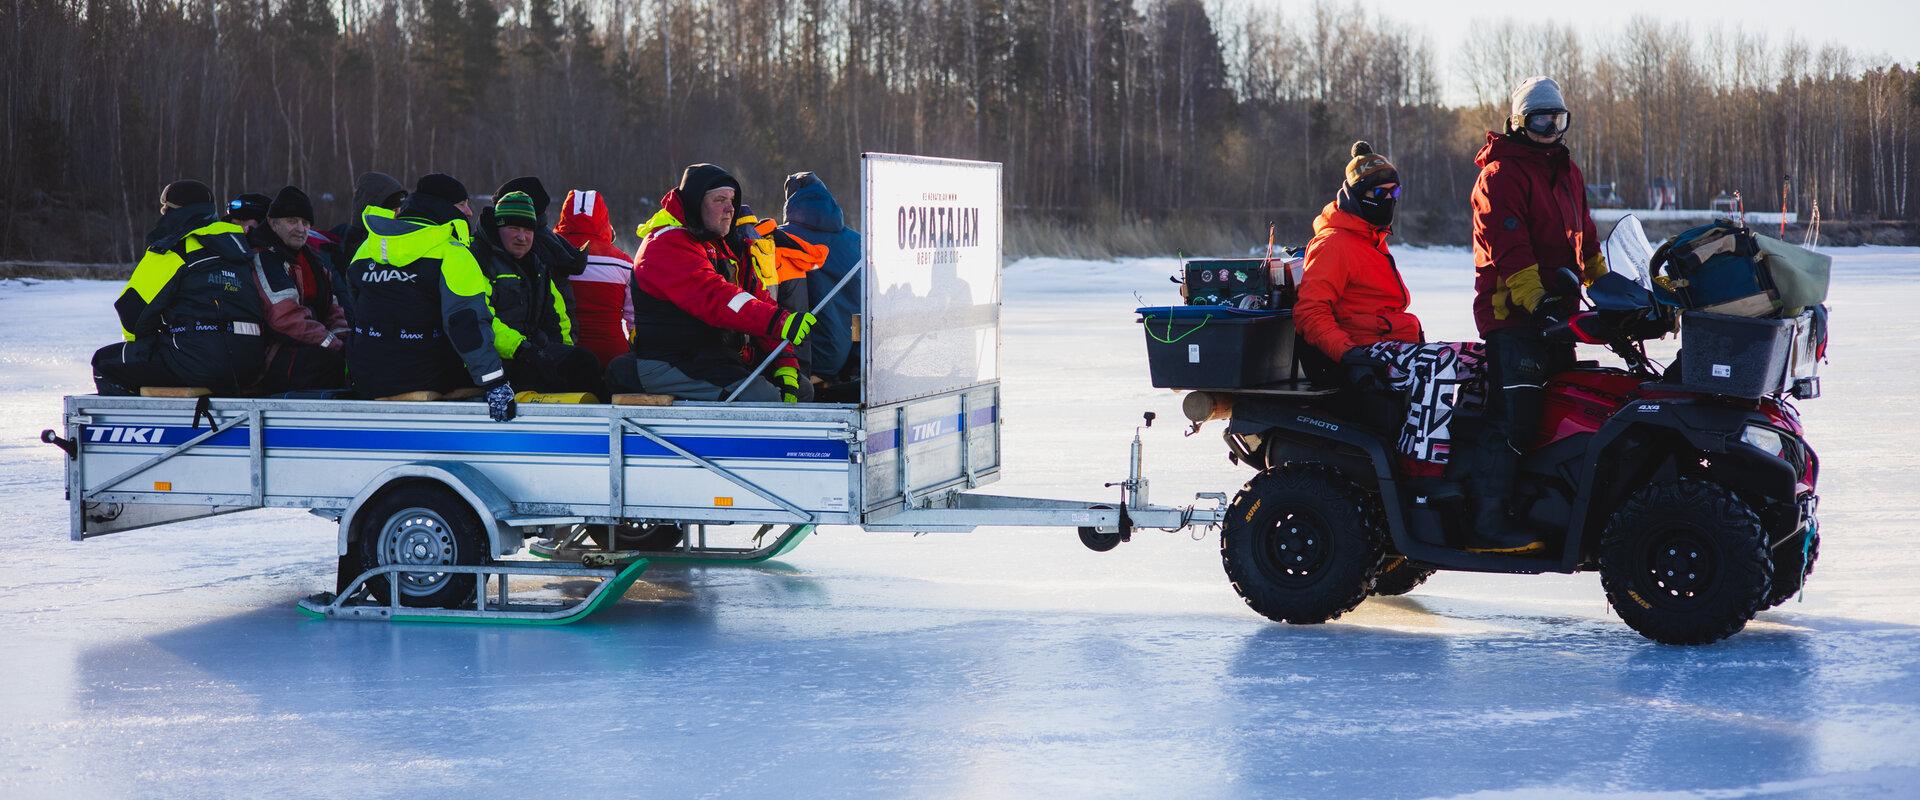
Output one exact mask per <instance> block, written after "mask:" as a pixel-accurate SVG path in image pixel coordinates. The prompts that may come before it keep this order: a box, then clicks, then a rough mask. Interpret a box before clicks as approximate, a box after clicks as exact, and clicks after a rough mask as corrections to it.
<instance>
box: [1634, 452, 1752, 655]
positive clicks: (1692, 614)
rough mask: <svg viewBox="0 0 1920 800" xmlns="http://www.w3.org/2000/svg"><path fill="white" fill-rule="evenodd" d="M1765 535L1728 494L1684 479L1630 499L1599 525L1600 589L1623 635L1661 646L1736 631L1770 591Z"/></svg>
mask: <svg viewBox="0 0 1920 800" xmlns="http://www.w3.org/2000/svg"><path fill="white" fill-rule="evenodd" d="M1772 573H1773V564H1772V562H1771V561H1770V560H1769V559H1768V557H1767V532H1766V528H1765V527H1763V526H1762V525H1761V524H1760V518H1759V516H1757V515H1755V514H1754V513H1753V509H1752V508H1750V507H1748V506H1747V504H1746V503H1745V502H1744V501H1742V500H1741V499H1740V498H1739V497H1738V496H1736V495H1734V493H1733V491H1732V490H1730V489H1728V488H1727V487H1725V486H1721V485H1720V484H1717V483H1709V482H1707V481H1702V480H1694V479H1690V478H1682V479H1680V480H1677V481H1667V482H1662V483H1655V484H1650V485H1648V486H1646V487H1645V488H1642V489H1641V490H1640V491H1637V492H1634V493H1633V496H1631V497H1629V498H1627V501H1626V504H1625V505H1624V506H1622V507H1621V509H1620V510H1619V511H1617V512H1615V513H1614V515H1613V519H1612V521H1610V522H1608V523H1607V531H1606V536H1605V538H1604V539H1603V541H1602V543H1601V551H1600V585H1601V586H1602V587H1604V588H1605V589H1606V592H1607V602H1609V603H1611V604H1612V605H1613V610H1614V611H1615V612H1616V613H1618V614H1619V615H1620V619H1621V621H1623V622H1625V623H1627V626H1628V627H1631V628H1633V629H1634V630H1636V631H1639V632H1640V635H1642V636H1645V637H1647V638H1649V639H1652V640H1654V641H1656V642H1662V643H1665V644H1708V643H1711V642H1717V641H1720V640H1721V639H1725V638H1727V637H1728V636H1732V635H1733V634H1735V633H1738V632H1739V631H1740V629H1741V628H1744V627H1746V626H1747V621H1748V620H1751V619H1753V615H1754V614H1755V613H1757V612H1758V611H1759V610H1760V607H1761V604H1763V603H1764V602H1766V600H1767V597H1768V592H1769V591H1771V589H1772Z"/></svg>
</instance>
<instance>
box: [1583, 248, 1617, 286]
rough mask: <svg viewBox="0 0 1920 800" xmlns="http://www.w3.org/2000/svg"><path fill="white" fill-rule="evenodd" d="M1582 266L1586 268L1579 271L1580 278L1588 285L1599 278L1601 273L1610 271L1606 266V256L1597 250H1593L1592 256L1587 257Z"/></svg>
mask: <svg viewBox="0 0 1920 800" xmlns="http://www.w3.org/2000/svg"><path fill="white" fill-rule="evenodd" d="M1582 266H1584V267H1586V269H1584V270H1582V271H1581V272H1580V280H1581V282H1583V283H1585V284H1586V285H1588V286H1592V285H1593V282H1594V281H1597V280H1600V277H1601V276H1602V275H1605V274H1607V273H1608V272H1610V271H1611V270H1610V269H1609V268H1608V267H1607V257H1606V256H1604V255H1602V254H1600V252H1599V251H1595V252H1594V254H1593V257H1592V258H1589V259H1587V260H1586V261H1585V262H1584V263H1583V264H1582Z"/></svg>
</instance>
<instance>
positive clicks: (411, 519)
mask: <svg viewBox="0 0 1920 800" xmlns="http://www.w3.org/2000/svg"><path fill="white" fill-rule="evenodd" d="M354 527H355V528H356V529H357V530H356V531H355V534H354V539H353V541H354V546H353V552H352V553H350V554H349V558H348V559H343V560H342V566H343V567H344V566H345V565H346V563H347V562H349V561H352V560H354V559H355V557H357V560H358V564H359V571H358V572H356V573H355V574H356V575H358V574H361V573H365V572H366V571H367V570H371V569H373V568H375V567H380V566H385V565H387V564H396V563H397V564H422V565H432V564H465V565H476V564H483V563H486V560H487V554H488V548H487V534H486V529H485V528H484V526H482V525H481V523H480V518H479V516H478V515H476V514H474V512H473V507H472V506H470V505H468V504H467V501H466V500H465V499H462V498H461V497H460V495H458V494H456V493H455V492H454V491H453V490H451V489H448V488H447V487H445V486H442V485H440V484H437V483H430V482H415V483H408V484H404V485H401V486H397V487H394V488H393V489H392V490H389V491H386V492H382V493H381V494H380V495H378V496H376V497H375V498H374V499H373V500H372V501H371V502H369V503H367V505H366V507H364V508H362V509H361V510H360V513H359V514H357V515H356V516H355V518H354ZM399 584H400V605H403V606H408V607H411V608H459V607H463V606H465V605H467V604H468V603H470V602H472V600H473V590H474V586H475V585H476V584H477V581H476V580H475V576H473V575H462V574H455V573H449V572H408V573H402V574H401V575H400V577H399ZM366 586H367V589H368V590H369V591H371V592H372V593H373V597H374V599H375V600H378V601H379V602H381V603H388V602H390V598H389V595H390V593H391V587H392V582H391V581H390V580H389V579H388V577H387V576H379V577H374V578H370V579H368V580H367V583H366Z"/></svg>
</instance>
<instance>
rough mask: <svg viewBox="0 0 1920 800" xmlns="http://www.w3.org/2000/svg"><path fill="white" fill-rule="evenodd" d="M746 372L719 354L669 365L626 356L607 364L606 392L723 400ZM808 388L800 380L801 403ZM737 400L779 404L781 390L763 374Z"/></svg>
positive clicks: (705, 355)
mask: <svg viewBox="0 0 1920 800" xmlns="http://www.w3.org/2000/svg"><path fill="white" fill-rule="evenodd" d="M749 371H750V370H749V368H748V367H746V366H743V365H741V364H740V362H739V360H738V359H734V358H728V357H725V356H724V355H721V354H718V353H703V354H698V355H696V356H695V357H693V358H688V359H681V360H676V361H672V362H668V361H656V360H653V359H646V358H637V357H635V356H633V355H632V354H628V355H624V356H620V357H619V358H615V359H614V360H613V362H612V363H610V364H608V365H607V378H606V380H607V391H608V392H610V393H612V394H629V393H646V394H665V395H672V396H674V397H676V398H680V399H682V400H724V399H726V397H727V395H729V394H732V393H733V390H734V388H736V387H738V386H740V385H741V383H743V382H745V381H746V379H747V373H748V372H749ZM811 389H812V386H811V385H810V384H809V383H807V382H806V381H801V383H800V390H801V400H802V402H805V401H807V400H810V399H812V392H811ZM739 399H740V400H744V401H747V402H750V403H778V402H780V387H779V386H776V385H775V384H774V383H773V381H771V380H768V379H767V378H766V377H765V376H764V375H763V376H762V377H758V378H754V379H753V381H752V382H751V383H747V389H746V391H744V392H741V393H740V397H739Z"/></svg>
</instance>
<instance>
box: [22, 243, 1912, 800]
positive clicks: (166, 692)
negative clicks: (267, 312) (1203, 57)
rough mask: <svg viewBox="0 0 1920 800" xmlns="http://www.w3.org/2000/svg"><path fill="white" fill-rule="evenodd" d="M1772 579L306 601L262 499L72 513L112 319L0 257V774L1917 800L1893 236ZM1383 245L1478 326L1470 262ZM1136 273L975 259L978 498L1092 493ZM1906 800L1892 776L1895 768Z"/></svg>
mask: <svg viewBox="0 0 1920 800" xmlns="http://www.w3.org/2000/svg"><path fill="white" fill-rule="evenodd" d="M1836 255H1837V261H1836V267H1835V282H1834V283H1835V286H1834V291H1833V294H1832V298H1831V303H1830V305H1831V306H1832V307H1833V331H1832V339H1833V346H1832V351H1831V354H1832V359H1833V360H1832V363H1831V364H1829V365H1827V366H1826V367H1825V369H1824V376H1825V390H1826V396H1825V397H1823V398H1821V399H1818V400H1813V401H1808V402H1805V403H1802V404H1801V408H1802V409H1803V410H1804V411H1805V414H1806V420H1807V426H1808V429H1809V432H1810V436H1811V438H1812V441H1813V443H1814V445H1815V446H1816V447H1817V448H1818V449H1819V450H1820V453H1821V456H1822V464H1823V467H1824V474H1823V476H1822V481H1821V484H1822V485H1821V488H1822V494H1823V496H1824V497H1823V504H1822V506H1821V511H1822V531H1823V533H1824V534H1825V536H1824V537H1823V538H1824V542H1823V545H1822V554H1821V560H1820V562H1819V565H1818V568H1817V570H1816V572H1815V574H1814V575H1813V577H1812V578H1811V580H1810V581H1809V587H1808V592H1807V594H1806V596H1805V598H1804V599H1803V600H1799V601H1791V602H1789V603H1788V604H1787V605H1785V606H1783V607H1782V608H1780V609H1778V610H1775V611H1771V612H1766V613H1763V614H1762V615H1761V616H1760V618H1759V619H1758V620H1757V621H1755V622H1754V623H1753V624H1752V625H1750V626H1749V627H1748V628H1747V630H1746V631H1745V632H1744V633H1741V634H1739V635H1737V636H1735V637H1734V638H1732V639H1730V640H1728V641H1726V642H1723V643H1720V644H1717V645H1713V646H1708V647H1700V648H1676V647H1666V646H1661V645H1656V644H1653V643H1651V642H1648V641H1646V640H1644V639H1642V638H1640V637H1639V636H1638V635H1636V634H1634V633H1633V632H1632V631H1631V630H1629V629H1627V628H1626V627H1625V626H1623V625H1621V624H1620V623H1619V621H1618V620H1616V619H1615V618H1614V617H1613V616H1612V614H1611V613H1610V612H1609V611H1608V609H1607V606H1606V602H1605V600H1604V598H1603V597H1602V595H1601V592H1600V588H1599V582H1598V579H1597V578H1596V577H1595V576H1593V575H1591V574H1583V575H1573V576H1539V577H1521V576H1495V575H1467V574H1458V573H1441V574H1440V575H1438V576H1436V577H1435V578H1433V579H1432V580H1431V581H1429V582H1428V583H1427V584H1426V585H1425V586H1423V587H1421V588H1420V589H1418V590H1416V591H1415V592H1414V593H1413V594H1411V595H1409V596H1407V597H1403V598H1393V599H1385V600H1382V599H1378V598H1376V599H1371V600H1368V601H1367V602H1366V603H1364V604H1362V605H1361V607H1360V608H1359V609H1358V610H1356V611H1355V612H1353V613H1351V614H1348V615H1347V616H1346V617H1344V618H1342V619H1341V620H1339V621H1338V622H1335V623H1332V624H1329V625H1323V626H1317V627H1287V626H1280V625H1275V624H1272V623H1268V622H1267V621H1265V620H1263V619H1261V618H1259V617H1257V616H1256V615H1254V614H1253V613H1251V612H1250V611H1248V610H1247V609H1246V608H1245V607H1244V606H1242V605H1241V603H1240V602H1239V600H1238V599H1237V598H1236V597H1235V596H1234V594H1233V592H1232V590H1231V589H1230V588H1229V587H1228V586H1227V584H1226V581H1225V579H1224V577H1223V576H1222V573H1221V569H1220V564H1219V557H1218V553H1217V551H1216V547H1215V545H1216V542H1215V540H1214V539H1213V538H1211V537H1206V538H1203V539H1202V540H1200V541H1193V540H1192V539H1190V538H1189V537H1187V536H1182V535H1174V534H1164V533H1156V532H1142V533H1139V534H1136V536H1135V538H1134V541H1133V542H1132V543H1130V544H1128V545H1125V546H1123V547H1121V548H1119V549H1118V550H1116V551H1114V552H1111V553H1105V554H1096V553H1092V552H1089V551H1087V550H1085V549H1084V548H1082V547H1081V546H1080V544H1079V542H1078V541H1077V540H1076V539H1075V537H1074V536H1073V535H1072V533H1071V532H1063V531H1042V530H998V531H983V532H979V533H973V534H966V535H929V536H924V537H918V538H915V537H909V536H902V535H898V534H877V533H875V534H869V533H864V532H861V531H858V530H856V529H845V528H838V529H835V528H830V529H827V530H826V531H825V532H824V534H823V535H820V536H818V537H816V538H814V539H812V540H810V541H808V542H807V543H806V544H805V545H804V546H802V547H801V548H800V549H799V550H798V551H796V552H795V553H793V554H792V555H790V556H788V557H786V558H785V559H783V560H782V561H780V562H778V563H774V564H770V565H767V566H764V567H762V568H757V569H701V568H677V569H676V568H656V569H654V570H652V571H650V572H649V573H648V574H647V580H645V581H643V582H642V583H640V584H637V585H636V586H635V588H634V589H633V591H632V593H631V594H630V595H629V598H628V601H627V602H624V603H622V604H620V605H619V606H618V607H616V608H614V609H612V610H610V611H608V612H606V613H604V614H602V615H601V616H599V617H597V618H595V619H593V620H590V621H588V622H586V623H582V624H578V625H574V626H571V627H566V628H559V629H551V630H540V629H522V628H512V629H502V628H497V627H490V626H452V625H400V624H380V623H346V622H319V621H309V620H307V619H305V618H303V617H301V616H299V615H298V614H296V613H295V612H294V610H293V601H294V600H295V599H296V598H297V597H299V596H301V595H303V594H306V593H309V592H313V591H319V590H323V589H330V588H331V587H332V584H333V570H334V558H333V543H334V533H333V529H332V526H331V525H330V524H329V523H327V522H325V521H324V520H320V519H317V518H314V517H311V516H308V515H305V514H301V513H297V512H286V511H274V512H267V511H261V512H252V513H248V514H240V515H235V516H230V517H221V518H215V519H210V520H203V521H200V522H195V523H188V524H182V525H177V526H170V527H163V528H158V529H152V530H144V531H135V532H130V533H124V534H116V535H113V536H108V537H105V538H102V539H97V540H93V541H89V542H85V543H74V542H70V541H68V540H67V537H66V531H67V521H66V515H67V507H66V505H65V504H64V503H63V502H62V499H61V488H62V478H61V475H62V473H61V456H60V454H59V452H58V451H57V450H55V449H54V448H52V447H49V446H46V445H42V444H40V443H39V442H38V441H37V435H38V433H39V431H40V429H42V428H49V427H57V425H58V418H59V412H60V397H61V396H62V395H64V394H70V393H77V392H83V391H87V390H89V389H90V384H89V381H88V372H87V366H86V364H87V358H88V356H89V355H90V354H91V352H92V351H93V349H94V348H96V347H98V346H100V345H102V344H105V343H107V342H108V341H111V340H112V339H113V337H114V336H116V335H117V333H118V332H117V329H116V326H115V325H114V323H113V318H112V311H111V309H110V303H111V301H112V299H113V297H114V295H115V294H116V293H117V292H118V291H119V287H118V285H116V284H109V283H104V282H38V281H26V280H16V281H5V282H0V544H4V546H5V561H4V562H3V563H4V564H5V566H4V567H0V674H4V676H5V681H4V683H0V796H4V797H9V798H11V797H207V796H267V795H272V796H281V797H318V796H328V797H362V796H393V795H407V796H419V797H444V796H453V795H456V794H458V795H468V796H471V795H475V794H481V793H491V794H498V795H502V796H527V795H533V794H536V793H541V794H551V795H561V796H567V795H572V796H667V797H719V796H725V797H754V796H769V797H790V796H832V797H901V796H939V797H1030V796H1059V797H1065V796H1102V797H1117V796H1141V797H1183V798H1205V797H1249V796H1279V797H1329V796H1366V797H1383V798H1393V797H1482V798H1509V797H1536V796H1570V797H1589V796H1595V797H1597V796H1609V797H1622V796H1624V797H1646V798H1684V799H1687V800H1696V799H1698V800H1704V799H1705V798H1735V797H1762V796H1764V797H1868V796H1906V797H1912V796H1914V794H1913V792H1914V789H1913V788H1912V787H1913V786H1914V785H1916V784H1920V607H1917V606H1916V602H1915V598H1916V595H1920V523H1917V522H1916V512H1915V510H1914V509H1915V507H1916V506H1917V505H1920V469H1916V467H1920V463H1917V462H1920V436H1916V435H1915V431H1916V430H1920V371H1916V370H1915V369H1914V367H1915V365H1916V364H1920V326H1916V325H1915V324H1914V319H1915V318H1916V316H1917V314H1916V309H1920V281H1916V278H1920V250H1912V249H1890V248H1860V249H1850V250H1841V251H1837V252H1836ZM1400 263H1401V264H1402V266H1403V268H1404V269H1405V271H1406V274H1407V279H1408V283H1409V284H1410V285H1411V286H1412V288H1413V290H1414V293H1415V298H1416V300H1415V305H1414V310H1415V311H1416V312H1418V313H1419V314H1420V315H1421V317H1422V318H1423V319H1424V320H1425V321H1426V324H1427V327H1428V330H1429V332H1430V335H1431V336H1434V337H1436V338H1439V337H1455V338H1464V337H1468V336H1471V334H1472V325H1471V320H1470V317H1469V315H1468V313H1467V312H1468V300H1469V297H1470V290H1469V280H1470V279H1469V275H1470V269H1469V266H1468V265H1469V256H1468V255H1467V254H1466V253H1465V252H1464V251H1460V250H1448V249H1434V250H1411V251H1408V252H1404V253H1402V254H1401V258H1400ZM1174 266H1175V262H1173V261H1172V260H1168V259H1160V260H1132V261H1119V262H1081V261H1066V260H1051V259H1044V260H1043V259H1035V260H1027V261H1021V262H1017V263H1014V264H1012V265H1010V266H1009V267H1008V270H1007V275H1006V283H1005V285H1006V338H1005V350H1004V356H1003V359H1004V361H1003V363H1004V374H1005V376H1006V377H1005V382H1004V390H1005V393H1006V400H1005V406H1006V414H1005V423H1006V429H1005V445H1006V448H1007V456H1006V462H1007V464H1008V467H1007V470H1006V476H1005V479H1003V480H1002V481H1001V483H1000V484H998V485H996V486H995V487H994V491H995V492H998V493H1008V494H1018V493H1025V494H1035V495H1043V496H1061V497H1084V498H1090V499H1091V498H1104V497H1106V496H1108V493H1107V490H1103V489H1101V488H1100V484H1101V483H1103V482H1106V481H1111V480H1117V479H1119V478H1121V477H1124V472H1125V470H1126V458H1127V440H1128V438H1129V437H1130V435H1131V432H1132V429H1133V426H1134V425H1135V424H1136V423H1137V420H1138V419H1139V415H1140V412H1142V411H1147V410H1152V411H1156V412H1159V414H1160V417H1161V419H1162V420H1166V421H1168V423H1170V422H1171V421H1172V420H1175V419H1178V417H1179V414H1178V406H1177V402H1178V401H1177V398H1176V396H1175V395H1174V394H1173V393H1171V392H1167V391H1164V390H1155V389H1152V388H1150V387H1149V386H1148V385H1147V380H1146V377H1145V373H1146V366H1145V359H1144V348H1143V345H1142V337H1141V334H1140V332H1139V330H1138V326H1137V325H1135V324H1134V322H1133V315H1132V314H1131V313H1130V312H1131V310H1132V309H1133V308H1134V307H1135V306H1137V305H1147V304H1161V303H1165V302H1168V301H1169V298H1171V297H1173V291H1174V287H1173V286H1172V285H1171V284H1169V283H1168V282H1167V280H1166V276H1167V275H1168V274H1170V273H1171V272H1172V271H1173V269H1174ZM1218 424H1219V423H1214V426H1215V427H1210V428H1208V429H1207V430H1204V431H1202V433H1201V434H1200V435H1197V436H1194V437H1191V438H1183V437H1182V436H1181V435H1180V430H1179V428H1178V426H1177V425H1174V424H1162V425H1159V426H1156V427H1155V428H1153V429H1152V430H1150V431H1148V432H1147V435H1146V439H1147V452H1148V474H1149V476H1150V477H1151V478H1152V480H1153V499H1154V500H1155V501H1157V502H1160V503H1171V502H1176V501H1179V502H1185V501H1184V500H1182V499H1181V498H1190V497H1191V496H1192V494H1193V493H1194V492H1197V491H1233V490H1235V489H1237V488H1238V487H1239V485H1240V483H1241V482H1242V481H1244V480H1245V479H1246V477H1247V473H1246V472H1245V471H1244V470H1243V469H1241V468H1238V467H1235V466H1232V465H1230V464H1228V463H1227V461H1226V460H1225V458H1224V450H1223V447H1222V445H1221V443H1220V441H1219V438H1218V437H1219V432H1218V428H1217V426H1218ZM1903 787H1905V788H1903Z"/></svg>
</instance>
